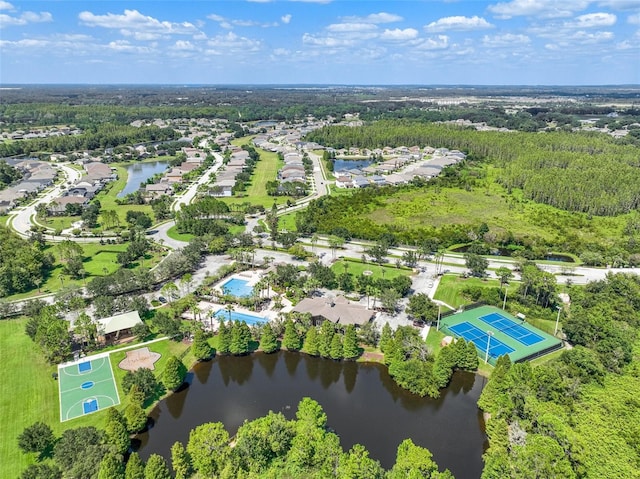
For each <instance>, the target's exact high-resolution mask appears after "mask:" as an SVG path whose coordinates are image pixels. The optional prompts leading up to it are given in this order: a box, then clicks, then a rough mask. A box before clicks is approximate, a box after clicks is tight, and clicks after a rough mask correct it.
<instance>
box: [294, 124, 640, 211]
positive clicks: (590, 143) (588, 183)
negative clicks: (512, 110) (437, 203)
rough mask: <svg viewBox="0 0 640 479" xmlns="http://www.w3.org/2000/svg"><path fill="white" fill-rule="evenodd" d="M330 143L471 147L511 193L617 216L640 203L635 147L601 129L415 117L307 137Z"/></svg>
mask: <svg viewBox="0 0 640 479" xmlns="http://www.w3.org/2000/svg"><path fill="white" fill-rule="evenodd" d="M306 139H307V140H309V141H315V142H318V143H320V144H321V145H324V146H327V147H333V148H349V147H358V148H383V147H385V146H390V147H398V146H414V145H417V146H421V147H424V146H433V147H436V148H441V147H446V148H450V149H458V150H462V151H465V152H467V153H468V154H469V155H471V157H472V158H476V159H478V158H480V159H487V160H488V161H491V162H493V163H494V164H495V165H496V166H499V167H501V168H502V169H503V172H502V175H501V177H500V179H499V181H500V182H501V183H502V184H503V185H504V186H505V187H506V188H507V189H508V190H509V191H511V190H512V189H514V188H519V189H522V191H523V193H524V195H525V197H527V198H529V199H532V200H534V201H538V202H541V203H545V204H548V205H551V206H555V207H558V208H561V209H564V210H567V211H580V212H586V213H589V214H593V215H617V214H620V213H627V212H629V211H632V210H634V209H637V208H638V207H639V206H640V190H638V188H636V185H638V184H640V168H638V166H640V158H639V157H638V149H637V146H633V145H630V144H625V141H624V140H615V139H613V138H611V137H609V136H607V135H604V134H593V133H565V132H549V133H545V134H539V133H524V132H512V133H509V134H505V133H502V132H492V131H488V132H484V131H475V130H472V129H464V128H459V127H454V126H444V125H434V124H425V123H418V122H410V121H380V122H376V123H373V124H370V125H365V126H362V127H353V128H350V127H344V126H328V127H325V128H323V129H320V130H316V131H313V132H311V133H309V134H308V135H307V136H306Z"/></svg>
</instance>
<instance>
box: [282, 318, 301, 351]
mask: <svg viewBox="0 0 640 479" xmlns="http://www.w3.org/2000/svg"><path fill="white" fill-rule="evenodd" d="M282 345H283V346H284V347H285V348H287V349H288V350H289V351H298V350H299V349H300V336H298V332H297V331H296V325H295V324H293V321H291V320H290V319H287V321H286V322H285V326H284V337H283V338H282Z"/></svg>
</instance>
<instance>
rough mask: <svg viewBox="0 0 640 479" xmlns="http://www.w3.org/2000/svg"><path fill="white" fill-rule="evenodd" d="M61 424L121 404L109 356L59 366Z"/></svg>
mask: <svg viewBox="0 0 640 479" xmlns="http://www.w3.org/2000/svg"><path fill="white" fill-rule="evenodd" d="M58 379H59V383H58V387H59V388H60V421H61V422H64V421H68V420H70V419H74V418H77V417H80V416H84V415H85V414H91V413H92V412H96V411H99V410H101V409H105V408H108V407H111V406H117V405H118V404H120V397H119V396H118V389H117V387H116V382H115V379H114V376H113V370H112V369H111V363H110V362H109V355H104V356H93V357H87V358H82V359H80V360H78V361H75V362H74V363H73V364H65V365H60V366H58Z"/></svg>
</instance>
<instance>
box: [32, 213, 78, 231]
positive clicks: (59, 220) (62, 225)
mask: <svg viewBox="0 0 640 479" xmlns="http://www.w3.org/2000/svg"><path fill="white" fill-rule="evenodd" d="M76 221H81V218H80V217H79V216H49V217H47V218H38V223H40V224H41V225H42V226H44V227H45V228H49V229H51V230H54V231H55V230H58V229H59V230H66V229H68V228H71V225H72V224H73V223H75V222H76Z"/></svg>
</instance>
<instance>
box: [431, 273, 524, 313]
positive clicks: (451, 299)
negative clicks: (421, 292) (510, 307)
mask: <svg viewBox="0 0 640 479" xmlns="http://www.w3.org/2000/svg"><path fill="white" fill-rule="evenodd" d="M471 287H478V288H499V287H500V281H498V280H495V279H486V280H485V279H480V278H462V277H460V276H458V275H456V274H445V275H444V276H442V277H441V278H440V284H439V285H438V289H437V291H436V294H435V296H434V299H438V300H440V301H444V302H445V303H447V304H448V305H450V306H453V307H454V308H459V307H460V306H464V305H466V304H471V303H472V302H473V301H471V300H469V299H467V298H465V297H464V295H463V294H462V291H463V290H464V289H465V288H471ZM507 289H508V293H507V300H508V298H509V296H510V295H513V294H515V292H516V291H517V290H518V283H515V282H513V281H512V282H511V284H509V285H508V286H507Z"/></svg>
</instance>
